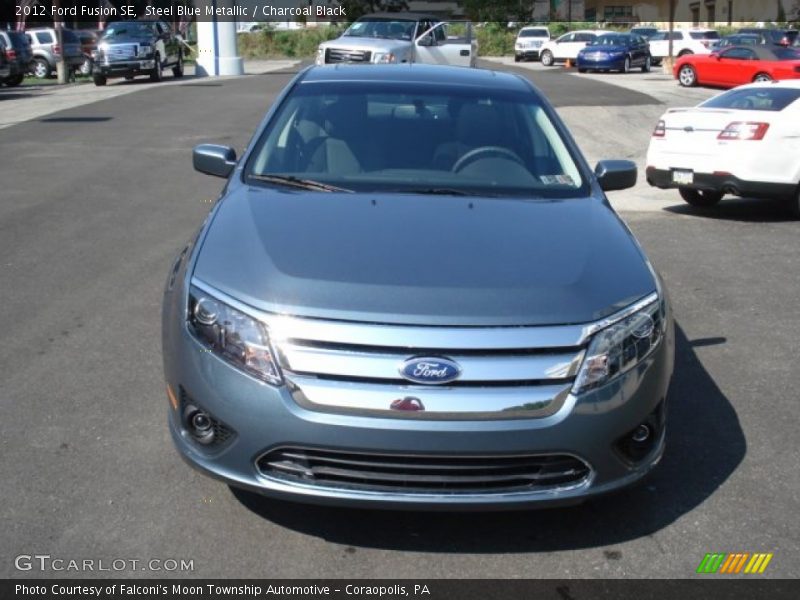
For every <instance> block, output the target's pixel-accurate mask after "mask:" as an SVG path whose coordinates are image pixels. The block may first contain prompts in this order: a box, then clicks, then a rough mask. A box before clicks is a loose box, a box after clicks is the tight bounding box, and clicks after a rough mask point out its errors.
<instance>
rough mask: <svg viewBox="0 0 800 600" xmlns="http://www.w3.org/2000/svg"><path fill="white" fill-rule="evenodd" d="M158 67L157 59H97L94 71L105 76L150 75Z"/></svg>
mask: <svg viewBox="0 0 800 600" xmlns="http://www.w3.org/2000/svg"><path fill="white" fill-rule="evenodd" d="M155 68H156V62H155V60H152V59H149V60H126V61H105V62H100V61H96V62H95V63H94V66H93V68H92V73H93V74H95V75H102V76H103V77H108V78H111V77H128V76H136V75H149V74H150V73H151V72H152V71H153V69H155Z"/></svg>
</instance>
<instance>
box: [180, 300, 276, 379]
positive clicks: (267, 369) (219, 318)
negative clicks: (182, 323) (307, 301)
mask: <svg viewBox="0 0 800 600" xmlns="http://www.w3.org/2000/svg"><path fill="white" fill-rule="evenodd" d="M189 327H190V329H191V330H192V332H193V333H194V334H195V335H196V336H197V337H198V339H200V341H202V342H203V343H204V344H205V345H206V346H208V349H209V350H210V351H211V352H213V353H214V354H216V355H217V356H219V357H221V358H223V359H225V360H227V361H228V362H229V363H231V364H233V365H234V366H236V367H238V368H239V369H241V370H242V371H244V372H245V373H248V374H250V375H253V376H254V377H257V378H258V379H261V380H262V381H266V382H267V383H270V384H272V385H281V384H282V383H283V377H281V371H280V368H279V367H278V363H277V362H276V360H275V356H274V354H273V353H272V349H271V348H270V344H269V336H268V335H267V329H266V327H265V326H264V324H263V323H261V322H260V321H257V320H256V319H254V318H252V317H250V316H248V315H246V314H244V313H243V312H241V311H238V310H236V309H235V308H232V307H231V306H228V305H227V304H225V303H224V302H222V301H221V300H218V299H217V298H215V297H214V296H212V295H210V294H207V293H205V292H204V291H202V290H200V289H198V288H196V287H194V286H192V287H191V288H190V290H189Z"/></svg>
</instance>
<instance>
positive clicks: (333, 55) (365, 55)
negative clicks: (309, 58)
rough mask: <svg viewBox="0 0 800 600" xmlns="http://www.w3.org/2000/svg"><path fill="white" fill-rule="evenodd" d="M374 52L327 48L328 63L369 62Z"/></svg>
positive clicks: (326, 58)
mask: <svg viewBox="0 0 800 600" xmlns="http://www.w3.org/2000/svg"><path fill="white" fill-rule="evenodd" d="M371 58H372V52H369V51H368V50H347V49H344V48H326V49H325V62H326V63H349V62H369V61H370V59H371Z"/></svg>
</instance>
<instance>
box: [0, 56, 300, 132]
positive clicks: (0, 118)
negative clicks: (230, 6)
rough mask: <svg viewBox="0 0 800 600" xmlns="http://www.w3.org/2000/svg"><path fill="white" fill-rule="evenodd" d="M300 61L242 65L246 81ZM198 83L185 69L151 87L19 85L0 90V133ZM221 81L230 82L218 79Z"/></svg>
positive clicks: (143, 83)
mask: <svg viewBox="0 0 800 600" xmlns="http://www.w3.org/2000/svg"><path fill="white" fill-rule="evenodd" d="M300 62H301V61H299V60H253V61H246V62H245V64H244V68H245V75H244V76H245V77H247V76H250V75H264V74H267V73H272V72H276V71H285V70H287V69H291V68H293V67H296V66H297V65H299V64H300ZM201 79H206V78H200V77H196V76H195V75H194V66H193V65H187V66H186V75H185V76H184V77H183V78H181V79H174V78H173V77H172V76H171V73H170V72H169V71H167V72H166V73H165V79H164V81H163V82H161V83H158V84H154V83H151V82H150V81H149V80H148V79H147V78H146V77H139V78H137V79H134V80H133V81H125V80H124V79H111V80H109V82H108V85H106V86H104V87H97V86H95V85H93V84H91V83H77V84H69V85H63V86H60V85H22V86H19V87H16V88H7V87H4V88H0V107H2V111H0V129H3V128H5V127H10V126H12V125H16V124H17V123H24V122H25V121H31V120H33V119H39V118H41V117H45V116H47V115H49V114H52V113H55V112H58V111H61V110H66V109H69V108H75V107H78V106H83V105H85V104H91V103H92V102H98V101H100V100H106V99H108V98H114V97H116V96H123V95H126V94H132V93H133V92H140V91H144V90H152V89H154V88H156V87H161V86H168V85H182V84H186V83H192V82H197V81H199V80H201ZM220 79H231V77H221V78H220Z"/></svg>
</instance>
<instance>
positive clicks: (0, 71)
mask: <svg viewBox="0 0 800 600" xmlns="http://www.w3.org/2000/svg"><path fill="white" fill-rule="evenodd" d="M9 75H11V65H9V63H8V59H6V43H5V40H4V39H3V36H2V35H0V79H2V78H4V77H8V76H9Z"/></svg>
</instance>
